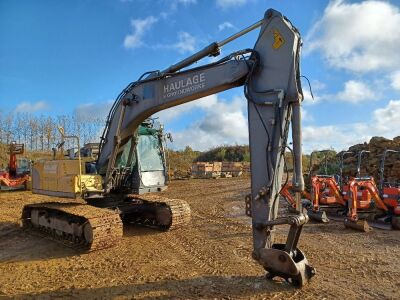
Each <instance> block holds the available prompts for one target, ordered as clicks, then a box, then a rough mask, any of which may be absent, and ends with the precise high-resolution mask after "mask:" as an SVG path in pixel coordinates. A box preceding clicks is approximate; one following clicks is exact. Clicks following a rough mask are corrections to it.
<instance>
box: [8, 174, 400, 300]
mask: <svg viewBox="0 0 400 300" xmlns="http://www.w3.org/2000/svg"><path fill="white" fill-rule="evenodd" d="M249 189H250V182H249V179H245V178H229V179H218V180H211V179H209V180H185V181H174V182H172V183H171V184H170V187H169V189H168V191H167V192H165V193H163V194H164V195H165V196H167V197H171V198H181V199H184V200H186V201H188V203H189V204H190V206H191V209H192V221H191V223H190V226H187V227H186V228H183V229H178V230H176V231H172V232H159V231H154V230H151V229H147V228H140V227H134V226H132V225H126V226H125V227H124V237H123V239H122V241H121V242H120V243H119V244H118V245H117V246H116V247H114V248H110V249H105V250H100V251H97V252H93V253H88V254H82V253H79V252H76V251H75V250H72V249H66V248H64V247H62V246H61V245H58V244H56V243H54V242H51V241H49V240H48V239H45V238H43V237H40V236H37V235H32V234H31V233H30V232H28V231H24V230H22V229H21V228H20V227H19V225H18V222H19V216H20V213H21V209H22V207H23V205H25V204H27V203H30V202H39V201H49V198H48V197H45V196H39V195H32V194H31V193H30V192H8V193H0V298H13V299H14V298H23V299H25V298H30V297H32V298H45V299H54V298H84V299H93V298H97V299H98V298H105V299H109V298H116V299H123V298H135V299H165V298H173V299H177V298H178V299H179V298H181V299H195V298H201V299H214V298H218V299H219V298H224V299H237V298H242V299H263V298H264V299H338V298H339V299H396V298H397V299H398V298H400V292H399V285H400V268H399V265H400V231H383V230H374V231H372V232H369V233H361V232H354V231H351V230H348V229H344V226H343V224H341V223H340V222H331V223H329V224H317V223H309V224H307V225H306V226H305V228H304V230H303V234H302V237H301V240H300V248H301V249H302V250H303V251H304V252H305V253H306V255H307V258H308V260H309V262H310V263H311V264H312V265H313V266H314V267H316V269H317V275H316V276H315V277H313V279H312V281H311V283H310V284H309V285H308V286H306V287H304V288H303V289H296V288H294V287H292V286H291V285H289V284H287V283H286V282H284V281H279V280H277V281H272V282H271V281H267V280H265V278H264V271H263V269H262V267H261V266H260V265H258V264H257V263H255V262H254V261H253V260H252V258H251V250H252V239H251V227H250V222H249V221H248V219H246V218H245V217H243V210H244V200H243V199H244V196H245V195H246V194H247V193H248V192H249ZM285 229H286V228H281V229H279V230H278V232H277V233H278V241H281V242H283V241H284V239H285V236H284V235H283V233H284V230H285Z"/></svg>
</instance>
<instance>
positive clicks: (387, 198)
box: [379, 149, 400, 229]
mask: <svg viewBox="0 0 400 300" xmlns="http://www.w3.org/2000/svg"><path fill="white" fill-rule="evenodd" d="M389 153H400V151H397V150H391V149H385V151H384V152H383V155H382V159H381V164H380V168H379V173H380V178H379V195H380V196H381V199H382V201H383V203H385V205H386V206H387V207H388V209H389V218H390V219H391V220H389V221H390V222H391V224H392V226H393V228H394V229H400V186H399V184H398V183H397V184H396V183H391V182H385V161H386V158H387V155H388V154H389Z"/></svg>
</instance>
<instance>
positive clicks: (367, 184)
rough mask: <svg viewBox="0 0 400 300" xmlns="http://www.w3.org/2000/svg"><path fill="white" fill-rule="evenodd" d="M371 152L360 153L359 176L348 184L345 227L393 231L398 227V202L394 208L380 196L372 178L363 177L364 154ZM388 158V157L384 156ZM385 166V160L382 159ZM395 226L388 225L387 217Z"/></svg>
mask: <svg viewBox="0 0 400 300" xmlns="http://www.w3.org/2000/svg"><path fill="white" fill-rule="evenodd" d="M368 153H370V151H368V150H361V151H360V152H359V153H358V159H357V174H356V177H354V178H351V179H350V180H349V182H348V184H347V187H346V191H348V192H347V193H346V198H345V199H347V201H348V213H347V218H345V220H344V225H345V226H346V227H348V228H352V229H355V230H359V231H364V232H366V231H369V230H371V227H370V225H371V226H372V227H377V228H381V229H392V227H395V226H396V220H397V219H398V216H396V214H395V211H397V210H398V209H397V205H398V203H397V201H396V202H395V203H394V205H393V206H389V205H388V204H393V203H392V202H391V201H388V202H387V203H385V202H384V199H383V198H381V196H380V194H381V193H380V191H379V189H378V187H377V185H376V183H375V179H374V178H373V177H372V176H361V161H362V157H363V154H368ZM384 156H386V155H384ZM382 161H383V164H384V158H383V159H382ZM360 215H365V216H366V218H363V219H361V218H360ZM388 216H389V217H390V218H389V221H390V222H391V223H392V224H393V225H392V224H390V223H387V217H388ZM367 219H368V221H367Z"/></svg>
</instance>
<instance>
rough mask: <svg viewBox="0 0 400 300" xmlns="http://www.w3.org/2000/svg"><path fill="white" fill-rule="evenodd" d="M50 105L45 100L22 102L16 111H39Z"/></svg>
mask: <svg viewBox="0 0 400 300" xmlns="http://www.w3.org/2000/svg"><path fill="white" fill-rule="evenodd" d="M48 108H49V106H48V104H47V103H46V102H45V101H38V102H34V103H31V102H27V101H24V102H21V103H20V104H18V105H17V107H16V108H15V112H21V113H22V112H31V113H32V112H37V111H40V110H46V109H48Z"/></svg>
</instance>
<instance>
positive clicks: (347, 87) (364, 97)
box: [303, 80, 380, 105]
mask: <svg viewBox="0 0 400 300" xmlns="http://www.w3.org/2000/svg"><path fill="white" fill-rule="evenodd" d="M321 86H322V88H319V87H318V88H315V89H314V99H312V97H311V93H310V91H309V89H308V88H307V86H303V94H304V104H305V105H312V104H317V103H320V102H321V101H338V100H339V101H343V102H349V103H361V102H366V101H373V100H378V99H379V98H380V95H379V93H378V92H376V91H374V90H372V89H371V88H370V87H369V86H368V85H367V84H366V83H364V82H362V81H359V80H348V81H346V82H345V83H344V87H343V90H341V91H339V92H337V93H335V94H330V93H323V89H324V86H323V85H322V84H321ZM313 87H314V86H313ZM316 93H318V94H316Z"/></svg>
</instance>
